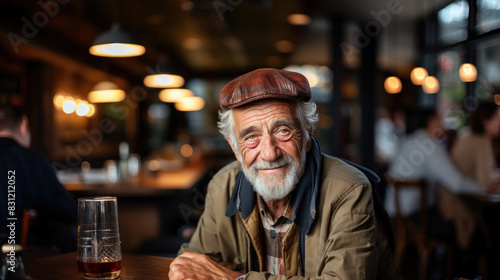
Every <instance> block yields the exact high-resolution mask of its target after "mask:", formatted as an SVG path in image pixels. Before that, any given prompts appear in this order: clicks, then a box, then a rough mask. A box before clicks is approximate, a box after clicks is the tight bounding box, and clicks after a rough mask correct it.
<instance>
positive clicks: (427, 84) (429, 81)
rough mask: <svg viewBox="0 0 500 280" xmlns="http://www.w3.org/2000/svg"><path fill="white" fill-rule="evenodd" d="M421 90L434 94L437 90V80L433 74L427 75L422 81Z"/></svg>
mask: <svg viewBox="0 0 500 280" xmlns="http://www.w3.org/2000/svg"><path fill="white" fill-rule="evenodd" d="M422 90H423V91H424V92H425V93H427V94H434V93H437V92H438V91H439V81H438V79H437V78H436V77H434V76H428V77H427V78H425V79H424V82H423V83H422Z"/></svg>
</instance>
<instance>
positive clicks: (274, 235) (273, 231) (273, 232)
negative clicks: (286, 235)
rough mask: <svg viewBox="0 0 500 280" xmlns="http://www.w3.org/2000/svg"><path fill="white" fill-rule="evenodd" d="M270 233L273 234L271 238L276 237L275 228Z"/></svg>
mask: <svg viewBox="0 0 500 280" xmlns="http://www.w3.org/2000/svg"><path fill="white" fill-rule="evenodd" d="M269 234H271V238H272V239H274V238H275V237H276V231H275V230H271V232H270V233H269Z"/></svg>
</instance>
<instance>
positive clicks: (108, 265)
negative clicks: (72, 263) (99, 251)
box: [77, 261, 122, 279]
mask: <svg viewBox="0 0 500 280" xmlns="http://www.w3.org/2000/svg"><path fill="white" fill-rule="evenodd" d="M77 262H78V271H80V275H81V276H82V277H84V278H93V279H99V278H106V279H113V278H117V277H118V276H119V275H120V271H121V269H122V261H115V262H82V261H77Z"/></svg>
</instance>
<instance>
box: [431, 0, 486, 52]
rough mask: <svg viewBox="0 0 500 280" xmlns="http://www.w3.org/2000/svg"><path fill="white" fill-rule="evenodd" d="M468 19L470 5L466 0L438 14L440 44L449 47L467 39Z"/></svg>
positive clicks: (453, 4) (449, 6)
mask: <svg viewBox="0 0 500 280" xmlns="http://www.w3.org/2000/svg"><path fill="white" fill-rule="evenodd" d="M491 1H494V0H491ZM468 17H469V3H468V2H467V1H466V0H460V1H456V2H453V3H451V4H450V5H448V6H446V7H445V8H443V9H442V10H440V11H439V13H438V29H439V35H438V36H439V38H438V40H439V42H440V43H441V44H443V45H449V44H453V43H457V42H460V41H463V40H465V39H467V21H468Z"/></svg>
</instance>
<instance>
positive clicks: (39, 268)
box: [24, 253, 173, 280]
mask: <svg viewBox="0 0 500 280" xmlns="http://www.w3.org/2000/svg"><path fill="white" fill-rule="evenodd" d="M172 260H173V259H171V258H165V257H155V256H147V255H136V254H123V256H122V272H121V277H120V278H117V279H124V280H140V279H148V280H156V279H158V280H160V279H161V280H165V279H168V271H169V267H170V263H171V262H172ZM24 266H25V268H26V271H27V272H28V274H29V276H31V279H32V280H41V279H43V280H48V279H50V280H58V279H64V280H71V279H75V280H80V279H82V278H80V274H79V273H78V268H77V266H76V253H67V254H62V255H57V256H53V257H48V258H41V259H36V260H32V261H27V262H25V263H24Z"/></svg>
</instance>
